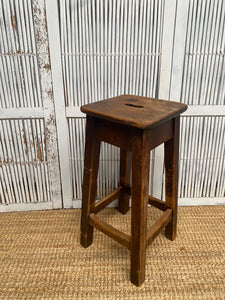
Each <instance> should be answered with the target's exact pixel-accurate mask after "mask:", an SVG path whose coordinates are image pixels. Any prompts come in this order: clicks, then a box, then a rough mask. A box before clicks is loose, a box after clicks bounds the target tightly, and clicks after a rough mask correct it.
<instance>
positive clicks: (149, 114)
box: [81, 95, 187, 129]
mask: <svg viewBox="0 0 225 300" xmlns="http://www.w3.org/2000/svg"><path fill="white" fill-rule="evenodd" d="M186 109H187V105H185V104H183V103H179V102H174V101H168V100H161V99H155V98H148V97H141V96H135V95H121V96H118V97H114V98H109V99H106V100H102V101H98V102H95V103H90V104H87V105H83V106H81V111H82V112H83V113H85V114H88V115H91V116H94V117H98V118H101V119H104V120H109V121H112V122H116V123H119V124H124V125H127V126H131V127H137V128H141V129H147V128H154V127H156V126H159V125H161V124H162V123H164V122H165V121H167V120H169V119H172V118H175V117H176V116H178V115H180V114H181V113H182V112H184V111H185V110H186Z"/></svg>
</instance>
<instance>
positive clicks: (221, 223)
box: [0, 206, 225, 300]
mask: <svg viewBox="0 0 225 300" xmlns="http://www.w3.org/2000/svg"><path fill="white" fill-rule="evenodd" d="M159 214H160V212H159V211H158V210H156V209H154V208H149V211H148V222H149V226H150V224H152V223H153V222H154V221H155V220H156V219H157V217H158V216H159ZM100 215H101V217H102V218H104V219H105V220H106V221H107V222H109V223H110V224H112V225H114V226H115V227H117V228H118V229H121V230H123V231H124V232H127V233H128V232H129V231H130V212H129V213H128V214H127V215H125V216H122V215H121V214H119V213H118V212H117V210H116V209H113V208H108V209H105V210H104V211H102V212H101V213H100ZM178 221H179V222H178V235H177V238H176V240H175V241H174V242H171V241H169V240H168V239H166V238H165V236H164V233H163V232H162V233H161V234H160V235H159V236H158V237H157V238H156V239H155V240H154V242H153V243H152V244H151V245H150V246H149V247H148V250H147V262H146V263H147V265H146V280H145V282H144V284H143V285H142V286H141V287H139V288H138V287H135V286H134V285H132V284H131V283H130V281H129V268H130V261H129V251H128V250H126V249H124V248H122V247H121V246H120V245H119V244H117V243H116V242H114V241H113V240H111V239H110V238H108V237H107V236H105V235H104V234H102V233H101V232H99V231H95V234H94V242H93V244H92V245H91V246H90V247H89V248H88V249H83V248H82V247H81V246H80V244H79V232H80V228H79V227H80V210H79V209H74V210H71V209H70V210H53V211H41V212H21V213H4V214H1V215H0V299H135V300H137V299H173V300H174V299H185V300H186V299H225V206H217V207H181V208H179V219H178Z"/></svg>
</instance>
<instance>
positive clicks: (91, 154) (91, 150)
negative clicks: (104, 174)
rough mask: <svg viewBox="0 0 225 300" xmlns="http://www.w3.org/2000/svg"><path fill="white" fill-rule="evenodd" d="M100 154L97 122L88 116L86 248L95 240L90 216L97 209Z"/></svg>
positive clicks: (83, 214) (83, 240) (84, 204)
mask: <svg viewBox="0 0 225 300" xmlns="http://www.w3.org/2000/svg"><path fill="white" fill-rule="evenodd" d="M99 154H100V141H99V140H97V139H96V138H95V120H94V119H93V118H91V117H89V116H87V123H86V140H85V154H84V176H83V189H82V210H81V235H80V243H81V245H82V246H83V247H85V248H86V247H88V246H90V245H91V244H92V240H93V227H92V226H91V225H90V224H89V215H90V213H91V212H93V211H94V207H95V198H96V192H97V177H98V166H99Z"/></svg>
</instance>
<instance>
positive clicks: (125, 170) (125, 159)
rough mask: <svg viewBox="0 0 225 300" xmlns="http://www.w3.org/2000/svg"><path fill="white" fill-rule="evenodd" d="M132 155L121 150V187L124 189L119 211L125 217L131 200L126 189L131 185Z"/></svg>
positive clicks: (120, 198)
mask: <svg viewBox="0 0 225 300" xmlns="http://www.w3.org/2000/svg"><path fill="white" fill-rule="evenodd" d="M130 165H131V153H130V152H128V151H126V150H124V149H120V186H122V187H124V191H123V193H122V194H121V195H120V197H119V206H118V211H119V212H120V213H121V214H123V215H125V214H126V213H127V212H128V210H129V198H130V196H129V195H128V193H127V190H126V187H127V186H128V185H129V184H130Z"/></svg>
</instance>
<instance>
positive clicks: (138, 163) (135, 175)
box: [130, 132, 150, 286]
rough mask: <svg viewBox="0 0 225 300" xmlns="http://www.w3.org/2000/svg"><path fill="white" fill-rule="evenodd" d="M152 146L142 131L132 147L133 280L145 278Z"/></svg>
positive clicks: (138, 280) (134, 282)
mask: <svg viewBox="0 0 225 300" xmlns="http://www.w3.org/2000/svg"><path fill="white" fill-rule="evenodd" d="M149 160H150V147H149V145H148V141H147V140H146V138H145V134H144V133H143V132H141V133H140V134H138V135H137V136H136V137H135V140H134V143H133V147H132V194H131V196H132V204H131V218H132V220H131V273H130V279H131V282H132V283H133V284H135V285H137V286H140V285H141V284H142V282H143V281H144V280H145V261H146V232H147V207H148V184H149Z"/></svg>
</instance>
